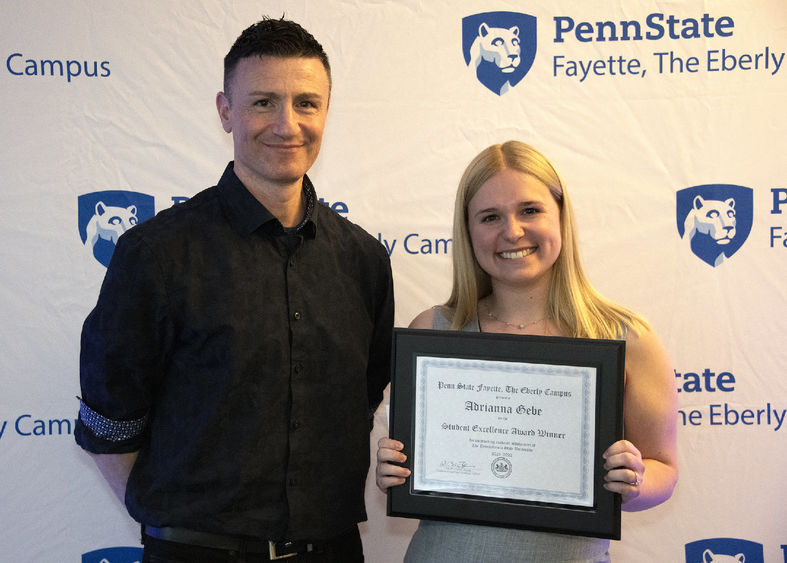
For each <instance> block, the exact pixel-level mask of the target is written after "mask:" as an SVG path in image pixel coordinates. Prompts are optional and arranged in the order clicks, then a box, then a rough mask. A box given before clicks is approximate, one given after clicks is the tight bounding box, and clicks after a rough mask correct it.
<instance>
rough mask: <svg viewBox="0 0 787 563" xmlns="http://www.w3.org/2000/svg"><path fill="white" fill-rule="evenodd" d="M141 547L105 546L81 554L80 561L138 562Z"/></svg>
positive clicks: (86, 562) (140, 555)
mask: <svg viewBox="0 0 787 563" xmlns="http://www.w3.org/2000/svg"><path fill="white" fill-rule="evenodd" d="M140 561H142V548H141V547H105V548H104V549H97V550H95V551H91V552H89V553H84V554H82V563H139V562H140Z"/></svg>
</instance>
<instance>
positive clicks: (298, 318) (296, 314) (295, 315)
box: [292, 311, 301, 321]
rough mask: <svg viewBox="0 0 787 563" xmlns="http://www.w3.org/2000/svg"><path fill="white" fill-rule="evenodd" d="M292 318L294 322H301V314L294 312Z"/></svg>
mask: <svg viewBox="0 0 787 563" xmlns="http://www.w3.org/2000/svg"><path fill="white" fill-rule="evenodd" d="M292 318H294V319H295V320H296V321H299V320H301V312H300V311H295V313H293V315H292Z"/></svg>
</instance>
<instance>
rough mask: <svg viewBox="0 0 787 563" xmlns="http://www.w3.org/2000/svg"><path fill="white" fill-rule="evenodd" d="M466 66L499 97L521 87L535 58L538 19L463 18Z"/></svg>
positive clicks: (492, 15)
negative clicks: (521, 81)
mask: <svg viewBox="0 0 787 563" xmlns="http://www.w3.org/2000/svg"><path fill="white" fill-rule="evenodd" d="M462 51H463V52H464V56H465V63H466V64H467V65H468V68H469V69H470V70H471V71H472V72H474V73H475V75H476V78H478V81H479V82H480V83H481V84H483V85H484V86H486V87H487V88H489V89H490V90H492V92H494V93H495V94H497V95H498V96H500V95H502V94H505V93H506V92H507V91H508V90H509V89H510V88H512V87H513V86H516V85H517V84H519V81H520V80H522V79H523V78H524V77H525V75H526V74H527V71H529V70H530V67H531V66H533V61H534V60H535V58H536V18H535V16H529V15H527V14H519V13H517V12H486V13H484V14H475V15H474V16H467V17H466V18H462Z"/></svg>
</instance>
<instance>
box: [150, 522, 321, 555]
mask: <svg viewBox="0 0 787 563" xmlns="http://www.w3.org/2000/svg"><path fill="white" fill-rule="evenodd" d="M142 529H143V532H144V533H145V535H147V536H150V537H151V538H156V539H159V540H164V541H171V542H176V543H185V544H188V545H196V546H199V547H209V548H212V549H224V550H226V551H238V552H241V553H257V554H259V553H267V554H268V556H269V557H270V559H271V561H275V560H277V559H286V558H287V557H294V556H295V555H298V554H299V553H308V552H310V551H322V547H323V546H324V544H318V543H314V542H307V541H279V542H276V541H272V540H268V541H265V540H255V539H245V538H239V537H235V536H224V535H220V534H211V533H208V532H198V531H196V530H187V529H185V528H156V527H155V526H143V528H142Z"/></svg>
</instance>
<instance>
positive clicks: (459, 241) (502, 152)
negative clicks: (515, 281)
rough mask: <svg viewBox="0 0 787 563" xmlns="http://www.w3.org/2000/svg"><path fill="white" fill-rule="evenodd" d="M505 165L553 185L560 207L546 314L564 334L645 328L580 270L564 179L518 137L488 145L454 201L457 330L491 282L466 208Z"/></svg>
mask: <svg viewBox="0 0 787 563" xmlns="http://www.w3.org/2000/svg"><path fill="white" fill-rule="evenodd" d="M505 168H510V169H512V170H518V171H519V172H523V173H525V174H530V175H531V176H533V177H535V178H536V179H538V180H539V181H541V182H542V183H543V184H544V185H546V186H547V188H549V191H550V193H551V194H552V197H553V198H554V199H555V201H556V202H557V204H558V207H559V208H560V236H561V240H562V248H561V250H560V254H559V255H558V257H557V260H556V261H555V263H554V265H553V266H552V279H551V285H550V288H549V295H548V297H547V315H548V316H549V318H550V319H551V320H552V321H553V322H555V323H556V324H557V325H558V327H559V328H560V330H561V332H562V333H563V334H565V335H566V336H571V337H575V338H580V337H581V338H623V337H624V335H625V333H626V331H627V330H629V329H630V330H633V331H634V332H639V331H641V330H644V329H647V328H648V325H647V322H646V321H645V320H644V319H643V318H642V317H640V316H639V315H637V314H636V313H634V312H633V311H630V310H628V309H626V308H624V307H621V306H619V305H616V304H615V303H613V302H611V301H609V300H607V299H606V298H604V297H603V296H601V294H599V293H598V292H597V291H596V290H595V289H593V287H592V286H591V285H590V282H588V280H587V278H586V277H585V274H584V272H583V271H582V265H581V263H580V259H579V249H578V247H577V233H576V223H575V220H574V210H573V208H572V206H571V202H570V201H569V198H568V194H567V193H566V190H565V188H564V187H563V183H562V182H561V181H560V177H559V176H558V174H557V172H556V171H555V169H554V168H553V167H552V165H551V164H550V163H549V161H548V160H547V159H546V157H545V156H544V155H543V154H541V153H540V152H538V151H537V150H536V149H534V148H533V147H531V146H530V145H527V144H525V143H522V142H520V141H508V142H506V143H503V144H502V145H492V146H491V147H488V148H486V149H484V150H483V151H482V152H481V154H479V155H478V156H476V157H475V158H474V159H473V160H472V162H470V164H469V165H468V167H467V169H466V170H465V172H464V174H463V175H462V179H461V180H460V181H459V189H458V191H457V193H456V203H455V204H454V229H453V271H454V279H453V288H452V290H451V297H450V298H449V299H448V301H447V302H446V303H445V307H446V308H448V310H449V313H450V314H451V315H452V320H451V327H452V328H453V329H459V328H461V327H463V326H464V325H466V324H467V323H468V322H470V321H471V320H473V319H474V318H475V316H476V315H477V307H478V301H479V300H480V299H482V298H483V297H486V296H487V295H489V294H490V293H491V292H492V283H491V279H490V277H489V274H487V273H486V272H485V271H484V270H482V269H481V267H480V266H479V265H478V260H476V258H475V255H474V254H473V247H472V243H471V240H470V232H469V229H468V226H467V206H468V204H469V203H470V200H471V199H473V196H474V195H475V194H476V192H477V191H478V189H479V188H480V187H481V186H482V185H483V184H484V183H485V182H486V181H487V180H489V179H490V178H491V177H492V176H494V175H495V174H497V173H498V172H500V171H502V170H503V169H505Z"/></svg>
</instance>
